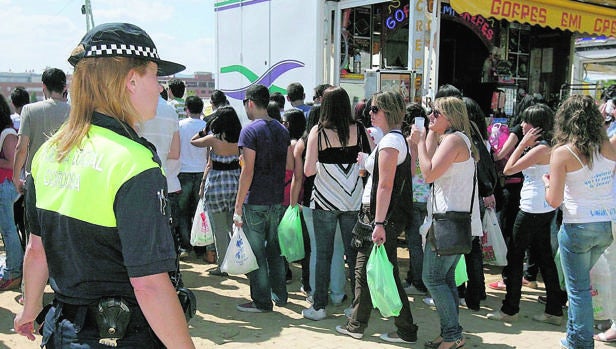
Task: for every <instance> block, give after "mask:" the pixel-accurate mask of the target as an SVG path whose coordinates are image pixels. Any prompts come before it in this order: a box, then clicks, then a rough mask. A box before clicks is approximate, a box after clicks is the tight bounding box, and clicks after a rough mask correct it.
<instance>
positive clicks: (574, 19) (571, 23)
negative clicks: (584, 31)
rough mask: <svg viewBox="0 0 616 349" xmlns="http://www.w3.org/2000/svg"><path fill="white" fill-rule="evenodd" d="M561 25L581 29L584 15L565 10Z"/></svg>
mask: <svg viewBox="0 0 616 349" xmlns="http://www.w3.org/2000/svg"><path fill="white" fill-rule="evenodd" d="M560 25H561V26H563V27H565V28H575V29H580V26H581V25H582V16H581V15H576V14H573V13H567V12H563V14H562V15H561V17H560Z"/></svg>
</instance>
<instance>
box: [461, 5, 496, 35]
mask: <svg viewBox="0 0 616 349" xmlns="http://www.w3.org/2000/svg"><path fill="white" fill-rule="evenodd" d="M460 17H461V18H462V19H464V20H465V21H467V22H469V23H471V24H473V25H474V26H475V27H477V30H478V31H479V32H481V34H482V35H483V36H484V37H485V38H486V39H488V40H492V39H493V38H494V30H493V29H492V24H491V23H490V22H488V20H487V19H485V17H483V16H482V15H476V16H471V15H470V14H469V13H468V12H464V13H462V14H461V15H460Z"/></svg>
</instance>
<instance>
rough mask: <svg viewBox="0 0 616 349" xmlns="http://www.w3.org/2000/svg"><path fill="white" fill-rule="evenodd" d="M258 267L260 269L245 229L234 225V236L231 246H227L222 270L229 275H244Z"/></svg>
mask: <svg viewBox="0 0 616 349" xmlns="http://www.w3.org/2000/svg"><path fill="white" fill-rule="evenodd" d="M256 269H259V264H258V263H257V257H255V254H254V253H253V252H252V248H250V243H248V239H247V238H246V235H245V234H244V229H242V228H241V227H237V226H235V225H233V236H231V241H230V242H229V248H227V253H226V254H225V259H224V260H223V261H222V264H221V266H220V271H222V272H225V273H228V274H229V275H242V274H248V273H250V272H251V271H253V270H256Z"/></svg>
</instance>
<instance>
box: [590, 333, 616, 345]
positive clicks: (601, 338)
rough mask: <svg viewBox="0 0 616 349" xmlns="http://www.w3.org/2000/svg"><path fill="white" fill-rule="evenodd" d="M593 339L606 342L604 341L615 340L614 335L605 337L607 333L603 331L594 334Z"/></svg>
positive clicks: (610, 341)
mask: <svg viewBox="0 0 616 349" xmlns="http://www.w3.org/2000/svg"><path fill="white" fill-rule="evenodd" d="M606 332H607V331H606ZM593 339H594V340H597V341H600V342H606V343H612V342H616V337H613V338H607V335H606V334H605V332H601V333H599V334H596V335H594V336H593Z"/></svg>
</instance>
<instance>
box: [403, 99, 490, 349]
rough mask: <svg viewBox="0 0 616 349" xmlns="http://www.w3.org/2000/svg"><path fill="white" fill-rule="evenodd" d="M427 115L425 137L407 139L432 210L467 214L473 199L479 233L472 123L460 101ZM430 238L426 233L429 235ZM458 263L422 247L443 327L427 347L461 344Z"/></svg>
mask: <svg viewBox="0 0 616 349" xmlns="http://www.w3.org/2000/svg"><path fill="white" fill-rule="evenodd" d="M429 117H430V126H429V129H430V131H429V133H428V137H425V136H424V134H425V129H423V128H421V129H420V128H417V127H416V126H413V127H412V131H411V136H410V140H411V142H412V143H414V144H417V150H418V152H419V166H420V167H421V173H422V174H423V176H424V179H425V180H426V182H428V183H433V193H432V195H431V197H430V202H431V204H430V205H431V206H432V207H436V208H437V210H438V212H446V211H461V212H468V211H469V204H470V203H471V201H472V202H473V207H472V223H471V225H472V233H473V235H481V234H483V231H482V227H481V218H480V217H479V202H478V197H477V189H475V190H474V191H473V192H471V190H472V189H471V188H475V187H476V186H475V185H474V183H473V181H474V173H475V161H476V160H475V159H476V158H477V149H476V148H475V146H474V145H473V143H472V142H471V140H470V134H471V133H470V124H469V120H468V115H467V112H466V107H465V105H464V102H463V101H462V100H461V99H460V98H457V97H442V98H438V99H436V100H435V102H434V108H433V109H432V113H431V114H430V115H429ZM431 134H432V135H431ZM431 137H432V140H436V141H437V142H438V145H437V146H436V149H435V150H433V151H432V150H429V149H430V148H429V147H427V146H426V143H427V140H426V139H427V138H428V139H429V138H431ZM432 213H433V212H430V213H429V215H431V214H432ZM431 218H432V217H431V216H429V219H431ZM430 230H431V229H430ZM431 235H432V233H431V232H430V231H429V232H428V237H430V236H431ZM429 240H430V238H428V241H429ZM459 260H460V255H450V256H441V255H438V254H437V253H436V252H435V251H434V249H433V246H432V244H431V243H430V242H427V243H426V247H425V250H424V266H423V281H424V284H425V285H426V287H427V288H428V291H430V295H431V296H432V298H433V299H434V304H435V305H436V311H437V313H438V315H439V318H440V324H441V332H440V334H439V336H438V337H436V338H435V339H433V340H432V341H429V342H426V343H425V347H427V348H438V349H452V348H460V347H462V346H464V337H463V336H462V327H461V326H460V324H459V310H458V309H459V308H458V307H459V298H458V290H457V288H456V282H455V268H456V265H457V264H458V261H459Z"/></svg>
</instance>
